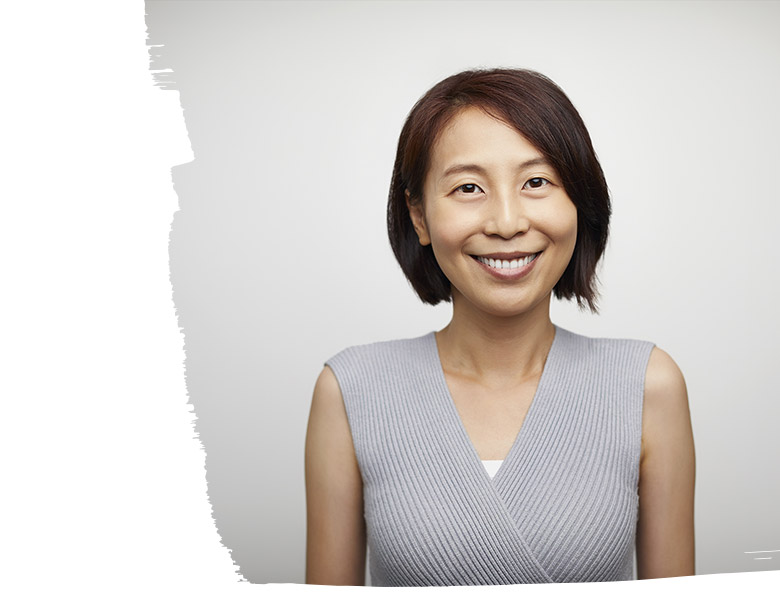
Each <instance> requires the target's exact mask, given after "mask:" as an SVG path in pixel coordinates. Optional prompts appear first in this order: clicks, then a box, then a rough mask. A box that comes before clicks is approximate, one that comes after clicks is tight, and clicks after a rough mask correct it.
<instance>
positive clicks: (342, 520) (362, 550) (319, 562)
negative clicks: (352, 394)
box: [306, 367, 366, 585]
mask: <svg viewBox="0 0 780 600" xmlns="http://www.w3.org/2000/svg"><path fill="white" fill-rule="evenodd" d="M306 523H307V526H306V583H313V584H322V585H364V584H365V566H366V533H365V532H366V529H365V522H364V520H363V482H362V479H361V477H360V471H359V469H358V464H357V459H356V458H355V449H354V446H353V445H352V435H351V433H350V429H349V423H348V421H347V413H346V410H345V408H344V401H343V399H342V397H341V390H340V389H339V385H338V381H337V380H336V376H335V375H334V374H333V371H331V370H330V368H329V367H325V368H324V369H323V370H322V373H321V374H320V376H319V378H318V379H317V383H316V385H315V386H314V396H313V398H312V403H311V412H310V414H309V427H308V430H307V432H306Z"/></svg>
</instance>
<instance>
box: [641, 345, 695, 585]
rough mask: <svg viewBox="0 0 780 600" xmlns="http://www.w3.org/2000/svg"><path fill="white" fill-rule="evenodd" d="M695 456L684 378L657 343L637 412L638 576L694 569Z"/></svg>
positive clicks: (670, 574) (686, 572)
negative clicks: (639, 450)
mask: <svg viewBox="0 0 780 600" xmlns="http://www.w3.org/2000/svg"><path fill="white" fill-rule="evenodd" d="M695 476H696V458H695V454H694V449H693V431H692V429H691V416H690V411H689V409H688V392H687V390H686V388H685V380H684V379H683V375H682V373H681V372H680V369H679V368H678V367H677V364H675V362H674V361H673V360H672V358H671V357H670V356H669V355H668V354H667V353H666V352H664V351H663V350H661V349H660V348H654V349H653V350H652V353H651V354H650V361H649V363H648V365H647V373H646V375H645V398H644V408H643V412H642V453H641V459H640V466H639V521H638V523H637V533H636V557H637V576H638V578H639V579H654V578H657V577H679V576H683V575H695V569H696V560H695V552H694V537H693V495H694V483H695Z"/></svg>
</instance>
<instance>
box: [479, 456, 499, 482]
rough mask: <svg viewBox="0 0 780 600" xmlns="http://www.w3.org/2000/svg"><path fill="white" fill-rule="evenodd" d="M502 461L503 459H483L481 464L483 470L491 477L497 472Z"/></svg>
mask: <svg viewBox="0 0 780 600" xmlns="http://www.w3.org/2000/svg"><path fill="white" fill-rule="evenodd" d="M502 462H504V461H503V460H483V461H482V464H483V465H484V466H485V470H486V471H487V472H488V475H490V478H491V479H492V478H493V477H495V475H496V473H497V472H498V469H499V467H500V466H501V463H502Z"/></svg>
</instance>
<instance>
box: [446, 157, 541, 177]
mask: <svg viewBox="0 0 780 600" xmlns="http://www.w3.org/2000/svg"><path fill="white" fill-rule="evenodd" d="M538 166H547V167H549V166H551V165H550V161H548V160H547V159H546V158H544V157H543V156H537V157H535V158H529V159H528V160H526V161H523V162H521V163H520V164H519V165H517V170H518V171H524V170H525V169H528V168H530V167H538ZM465 172H470V173H479V174H480V175H486V174H487V170H486V169H485V168H484V167H482V166H480V165H476V164H455V165H452V166H450V167H447V169H445V171H444V173H442V176H441V179H442V180H443V179H446V178H447V177H450V176H452V175H457V174H458V173H465Z"/></svg>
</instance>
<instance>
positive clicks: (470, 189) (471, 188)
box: [455, 183, 482, 194]
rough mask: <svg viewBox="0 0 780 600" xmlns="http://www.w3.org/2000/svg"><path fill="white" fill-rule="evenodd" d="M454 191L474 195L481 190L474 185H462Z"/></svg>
mask: <svg viewBox="0 0 780 600" xmlns="http://www.w3.org/2000/svg"><path fill="white" fill-rule="evenodd" d="M455 191H456V192H463V193H464V194H476V193H477V192H481V191H482V188H481V187H479V186H478V185H477V184H476V183H464V184H463V185H459V186H458V187H456V188H455Z"/></svg>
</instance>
